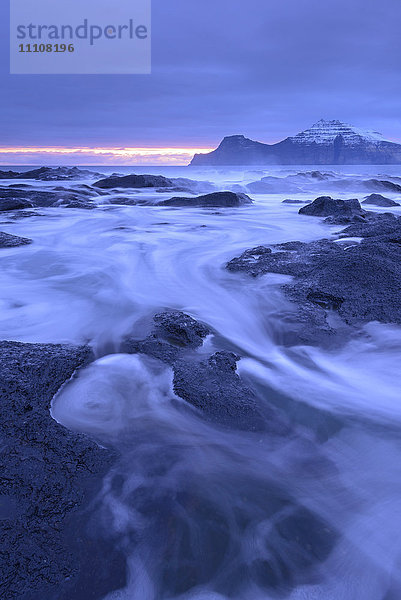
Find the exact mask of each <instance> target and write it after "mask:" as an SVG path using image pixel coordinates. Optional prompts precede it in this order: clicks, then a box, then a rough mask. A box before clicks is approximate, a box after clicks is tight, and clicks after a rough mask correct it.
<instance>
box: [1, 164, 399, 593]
mask: <svg viewBox="0 0 401 600" xmlns="http://www.w3.org/2000/svg"><path fill="white" fill-rule="evenodd" d="M39 171H40V170H39ZM78 175H79V174H78V173H77V172H76V171H73V172H72V173H70V174H69V173H68V172H66V171H62V172H59V173H50V172H48V171H46V172H45V171H41V172H39V174H38V173H36V172H35V171H34V172H33V175H32V176H33V177H39V179H40V178H41V179H43V180H45V181H53V180H58V179H59V178H60V179H61V178H68V177H77V176H78ZM149 177H150V178H151V177H153V176H128V177H126V178H119V177H114V176H113V177H110V178H106V179H104V180H101V181H98V182H97V184H94V187H95V188H97V191H95V192H93V187H89V186H84V185H83V186H79V187H78V186H77V187H75V189H74V190H73V191H71V190H68V189H66V188H60V189H59V190H54V189H53V190H48V191H37V190H32V189H22V188H11V186H10V187H8V188H2V189H1V190H0V211H3V212H6V213H7V214H17V213H19V214H20V215H23V214H24V213H26V212H27V211H26V209H32V208H34V209H35V208H38V207H49V206H65V207H71V208H95V207H96V204H95V203H94V202H93V198H92V194H93V193H95V194H97V195H98V196H99V197H100V196H102V195H103V194H108V192H107V191H106V190H110V189H114V186H116V185H118V187H124V185H126V186H127V187H130V186H132V185H134V184H135V185H136V186H138V187H144V188H147V187H152V186H160V187H161V188H162V190H163V191H168V192H170V191H173V189H176V190H179V191H188V188H186V187H185V185H188V182H186V181H185V180H172V179H167V178H163V177H159V178H157V177H156V176H155V177H154V178H153V179H149ZM9 178H14V176H13V175H12V174H9ZM133 178H135V179H133ZM138 178H139V179H138ZM121 179H124V182H123V184H124V185H121V183H122V182H121ZM188 181H189V180H188ZM180 186H181V187H180ZM373 196H374V197H369V198H368V200H369V201H368V202H366V201H365V202H364V203H363V204H369V203H374V204H375V205H376V206H395V205H396V204H397V203H394V202H393V201H391V200H389V199H386V198H385V197H383V196H380V197H379V195H378V194H375V195H373ZM131 200H132V199H131ZM110 201H111V202H113V201H114V200H113V199H111V200H110ZM129 201H130V199H129V198H128V199H126V203H129ZM135 202H136V201H135ZM145 202H146V201H145ZM251 202H252V200H251V199H250V198H249V197H248V196H246V195H245V194H243V193H242V192H238V193H234V192H211V193H208V194H206V195H201V196H197V197H193V198H189V197H185V198H183V197H175V196H174V197H172V198H170V199H168V200H162V201H160V202H158V203H157V205H160V206H163V205H164V206H176V207H185V206H198V207H199V206H200V207H202V206H204V207H211V208H214V207H223V208H224V207H235V206H241V205H243V204H251ZM285 202H286V203H287V204H294V203H298V201H297V200H287V201H285ZM300 202H302V201H300ZM118 203H123V204H124V202H123V201H122V200H120V201H119V202H118ZM138 203H141V201H140V199H139V200H138ZM283 210H284V207H283ZM31 214H36V213H34V212H33V213H29V211H28V213H27V216H30V215H31ZM299 214H300V217H299V219H301V218H311V217H313V218H322V219H324V220H325V223H326V224H327V225H328V226H330V225H331V226H333V225H335V226H337V228H338V227H339V226H341V230H340V231H338V232H337V233H333V234H332V235H331V237H329V236H328V237H327V238H324V239H320V240H317V241H312V242H301V241H298V240H294V241H288V242H285V243H280V244H266V245H259V246H257V247H255V248H251V249H248V250H246V251H244V252H243V253H242V254H241V255H240V256H238V257H235V258H233V259H231V260H230V261H229V262H228V263H227V265H226V269H227V270H228V271H229V272H231V273H232V274H233V277H235V276H237V275H238V274H243V275H245V276H251V277H253V278H256V277H261V276H264V275H268V274H269V273H277V274H283V275H289V276H291V278H292V279H291V281H289V282H288V281H287V282H286V283H283V284H282V285H281V289H282V290H283V292H284V294H285V296H286V298H287V299H288V300H289V301H290V302H291V305H292V310H287V309H285V310H283V313H282V314H281V315H278V318H280V319H281V320H282V322H283V323H284V330H285V336H284V337H283V338H282V339H281V343H282V344H283V345H288V346H293V345H300V344H301V345H302V344H307V345H318V346H320V347H335V346H340V345H342V344H344V343H345V342H346V341H347V340H349V339H352V338H353V337H356V336H358V335H360V334H361V331H362V330H363V326H364V325H365V324H366V323H368V322H371V321H378V322H379V323H393V324H401V306H400V303H399V299H400V297H401V266H400V265H401V260H400V259H401V217H397V216H395V215H394V214H393V213H374V212H368V211H366V210H364V208H363V207H362V206H361V204H360V203H359V201H358V200H355V199H352V200H336V199H333V198H331V197H329V196H323V197H319V198H316V200H314V201H313V202H311V203H309V204H306V205H303V206H302V207H301V208H300V210H299ZM31 243H32V240H31V239H29V238H25V237H20V236H15V235H11V234H8V233H2V232H0V248H13V247H17V246H25V245H28V244H31ZM245 285H246V283H245ZM213 334H214V332H213V330H212V329H211V328H210V327H209V326H208V325H207V324H204V323H201V322H199V321H196V320H195V319H193V318H192V317H191V316H189V315H187V314H185V313H182V312H180V311H178V310H164V311H162V312H157V313H156V314H154V316H153V321H152V323H151V326H150V327H149V330H148V333H147V335H145V336H144V335H136V332H135V331H134V332H132V335H127V336H126V337H125V338H124V339H123V340H122V341H121V344H120V346H119V347H118V348H116V349H115V352H122V353H127V354H142V355H146V356H149V357H151V358H153V359H157V360H158V361H161V362H162V363H163V364H164V365H168V366H169V367H170V368H171V369H172V371H173V390H174V393H175V395H176V396H177V397H178V398H180V399H181V400H184V401H185V402H186V403H187V405H188V410H191V411H195V414H196V416H198V417H199V418H201V419H204V420H206V421H207V422H208V423H212V424H213V425H214V426H216V427H218V428H222V429H231V430H238V431H241V432H248V433H249V432H250V433H256V434H262V433H263V434H264V433H267V434H268V435H270V436H272V438H273V439H275V436H276V437H277V439H283V438H284V437H289V436H291V435H292V434H293V433H294V430H293V427H292V425H291V423H290V420H289V419H288V418H287V415H286V414H285V411H284V410H282V411H281V410H279V409H278V408H277V406H276V405H274V404H273V403H271V402H270V399H269V398H268V399H267V400H268V402H267V403H266V404H265V405H263V408H262V407H261V403H260V402H258V391H257V390H256V388H255V389H253V387H252V384H249V382H248V381H245V380H244V379H243V378H242V377H241V376H240V375H239V374H238V372H237V365H238V362H239V361H240V359H241V357H240V356H239V355H238V354H237V352H236V351H235V349H234V348H229V349H227V347H225V346H224V345H221V346H219V345H218V343H216V345H214V343H213V344H211V345H210V346H209V345H207V346H206V345H205V340H207V339H208V337H209V336H213ZM209 348H210V350H209ZM94 360H95V355H94V353H93V351H92V349H91V348H89V347H88V346H68V345H57V344H27V343H19V342H13V341H3V342H0V399H1V409H0V410H1V418H0V442H1V467H2V476H1V480H0V485H1V490H0V529H1V540H2V542H1V550H0V562H1V569H2V573H3V577H2V582H1V584H0V589H1V597H2V598H4V600H12V599H15V598H18V600H42V598H46V600H71V599H72V598H73V599H74V600H87V599H88V598H89V596H88V595H87V590H88V589H89V588H90V590H91V596H90V598H91V599H92V600H100V599H101V598H103V597H104V596H105V595H106V594H107V593H109V592H110V591H113V590H115V589H119V588H121V587H124V585H125V583H126V579H127V573H126V566H125V564H126V563H125V556H124V555H123V554H122V553H121V552H120V551H119V549H118V548H115V547H114V546H113V545H112V544H111V542H110V543H109V542H107V540H104V539H100V538H99V537H97V536H96V534H94V533H93V531H91V528H90V527H89V525H88V523H89V522H90V518H91V514H92V513H91V511H92V508H93V507H92V502H93V500H94V498H95V497H96V494H97V492H98V491H99V489H100V486H101V484H102V481H103V478H104V476H105V475H106V473H108V472H109V470H110V469H111V468H112V467H113V465H114V464H115V462H116V461H117V460H118V455H117V453H116V451H115V450H114V449H113V448H111V447H110V448H105V447H103V446H102V445H99V444H98V443H96V441H95V440H91V439H90V438H89V437H87V436H85V435H81V434H77V433H74V432H72V431H69V430H67V429H65V428H64V427H62V426H61V425H59V424H58V423H56V422H55V421H54V420H53V419H52V418H51V415H50V406H51V402H52V399H53V398H54V396H55V394H56V393H57V392H58V391H59V390H60V388H61V387H62V386H63V385H64V384H66V383H67V382H68V381H69V380H70V378H72V377H75V376H77V373H78V374H79V370H80V369H84V368H85V367H86V366H88V365H89V364H90V363H92V362H93V361H94ZM266 406H267V408H266ZM310 518H311V517H310V516H309V515H308V518H307V520H308V522H309V520H310ZM297 523H298V521H297ZM296 525H297V524H296Z"/></svg>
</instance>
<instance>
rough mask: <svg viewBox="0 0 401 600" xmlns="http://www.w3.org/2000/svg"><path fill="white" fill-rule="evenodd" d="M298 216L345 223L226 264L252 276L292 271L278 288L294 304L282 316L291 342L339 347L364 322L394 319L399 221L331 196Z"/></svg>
mask: <svg viewBox="0 0 401 600" xmlns="http://www.w3.org/2000/svg"><path fill="white" fill-rule="evenodd" d="M299 214H300V215H307V216H315V217H324V218H325V221H326V222H327V223H328V224H335V225H339V224H341V225H345V224H348V225H347V227H346V228H345V229H343V230H341V231H340V232H339V233H338V234H334V235H333V238H334V239H322V240H318V241H315V242H310V243H304V242H300V241H291V242H287V243H284V244H278V245H273V246H258V247H256V248H252V249H249V250H246V251H245V252H243V254H241V255H240V256H239V257H236V258H233V259H232V260H231V261H230V262H229V263H228V264H227V265H226V268H227V269H228V270H229V271H231V272H233V273H234V272H239V273H246V274H247V275H251V276H252V277H258V276H261V275H266V274H267V273H280V274H283V275H290V276H292V278H293V280H292V281H291V282H290V283H286V284H284V285H283V286H282V289H283V291H284V292H285V294H286V296H287V297H288V298H289V299H290V300H291V302H293V303H294V304H295V306H296V307H297V311H296V313H295V314H292V315H287V323H288V324H289V325H290V329H292V330H293V334H294V335H293V336H290V339H291V341H292V343H294V341H295V340H296V339H298V343H307V344H310V343H312V344H323V345H327V344H332V343H335V344H336V343H337V344H338V343H340V344H341V343H344V341H346V340H347V339H349V338H350V337H351V336H352V335H357V334H358V333H359V331H360V329H361V327H362V326H363V325H364V324H365V323H368V322H370V321H378V322H380V323H396V324H401V309H400V304H399V298H400V296H401V266H400V265H401V261H400V259H401V218H400V217H396V216H394V215H393V214H392V213H384V214H376V213H369V212H367V211H364V210H362V208H361V205H360V204H359V202H358V200H333V199H332V198H330V197H320V198H317V199H316V200H314V201H313V202H312V203H311V204H308V205H306V206H303V207H302V208H301V209H300V210H299ZM355 238H357V239H355Z"/></svg>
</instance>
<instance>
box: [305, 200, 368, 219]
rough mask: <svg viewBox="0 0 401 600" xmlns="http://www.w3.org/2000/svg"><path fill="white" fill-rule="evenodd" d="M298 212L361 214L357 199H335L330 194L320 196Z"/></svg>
mask: <svg viewBox="0 0 401 600" xmlns="http://www.w3.org/2000/svg"><path fill="white" fill-rule="evenodd" d="M298 212H299V214H300V215H309V216H313V217H353V216H354V215H361V214H363V210H362V208H361V205H360V204H359V201H358V200H356V199H352V200H335V199H333V198H331V197H330V196H320V197H319V198H316V200H314V201H313V202H312V203H311V204H307V205H306V206H303V207H302V208H300V209H299V211H298Z"/></svg>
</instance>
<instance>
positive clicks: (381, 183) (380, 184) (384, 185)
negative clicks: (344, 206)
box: [366, 179, 401, 194]
mask: <svg viewBox="0 0 401 600" xmlns="http://www.w3.org/2000/svg"><path fill="white" fill-rule="evenodd" d="M366 186H367V187H368V188H370V189H372V190H377V191H379V192H381V191H386V192H395V193H397V194H399V193H400V192H401V185H399V184H398V183H393V182H392V181H387V180H386V179H384V180H383V179H368V180H367V181H366Z"/></svg>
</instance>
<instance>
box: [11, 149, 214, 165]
mask: <svg viewBox="0 0 401 600" xmlns="http://www.w3.org/2000/svg"><path fill="white" fill-rule="evenodd" d="M211 150H213V148H174V147H172V148H170V147H168V148H165V147H164V148H143V147H137V148H136V147H117V148H116V147H114V148H113V147H112V148H101V147H92V148H91V147H77V148H68V147H63V146H9V147H7V146H2V147H0V162H3V163H4V160H3V159H4V158H5V156H6V155H8V156H10V158H13V159H15V157H16V156H17V155H18V156H19V157H20V158H25V159H27V158H35V157H36V158H40V157H41V156H46V157H49V156H53V157H61V156H65V157H74V158H75V159H77V158H81V159H87V160H89V159H91V158H97V159H99V158H101V157H103V158H104V159H106V160H107V162H110V163H111V164H113V163H115V161H116V160H118V159H120V160H121V159H125V160H133V159H140V160H141V162H143V161H146V159H152V158H153V159H155V160H156V161H157V162H158V163H160V161H162V160H163V159H165V160H166V161H167V163H169V164H183V163H184V164H185V163H186V162H188V161H190V160H191V158H192V157H193V155H194V154H202V153H206V152H210V151H211ZM4 164H8V163H4Z"/></svg>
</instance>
